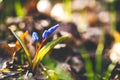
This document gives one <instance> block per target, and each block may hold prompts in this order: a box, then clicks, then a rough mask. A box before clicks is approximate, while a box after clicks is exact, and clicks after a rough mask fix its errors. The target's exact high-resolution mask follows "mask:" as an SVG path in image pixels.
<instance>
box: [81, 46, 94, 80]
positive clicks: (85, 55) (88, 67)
mask: <svg viewBox="0 0 120 80" xmlns="http://www.w3.org/2000/svg"><path fill="white" fill-rule="evenodd" d="M80 53H81V55H82V57H83V59H84V61H85V69H86V72H87V77H88V80H94V72H93V69H92V68H93V66H92V63H91V60H90V56H89V53H88V52H87V51H86V50H85V49H84V48H83V47H82V48H80Z"/></svg>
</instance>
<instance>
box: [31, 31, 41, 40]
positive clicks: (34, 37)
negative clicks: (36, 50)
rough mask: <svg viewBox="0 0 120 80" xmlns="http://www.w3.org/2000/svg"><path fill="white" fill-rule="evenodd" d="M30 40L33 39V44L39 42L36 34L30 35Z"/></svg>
mask: <svg viewBox="0 0 120 80" xmlns="http://www.w3.org/2000/svg"><path fill="white" fill-rule="evenodd" d="M32 39H33V41H34V42H37V41H38V40H39V36H38V34H37V33H36V32H33V33H32Z"/></svg>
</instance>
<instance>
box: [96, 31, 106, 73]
mask: <svg viewBox="0 0 120 80" xmlns="http://www.w3.org/2000/svg"><path fill="white" fill-rule="evenodd" d="M103 49H104V30H102V34H101V35H100V37H99V43H98V46H97V50H96V56H95V61H96V66H95V67H96V73H98V74H100V73H101V69H102V52H103Z"/></svg>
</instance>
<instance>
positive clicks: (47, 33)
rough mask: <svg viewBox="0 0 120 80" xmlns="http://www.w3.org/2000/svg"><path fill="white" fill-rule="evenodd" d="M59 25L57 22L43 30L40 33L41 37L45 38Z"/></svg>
mask: <svg viewBox="0 0 120 80" xmlns="http://www.w3.org/2000/svg"><path fill="white" fill-rule="evenodd" d="M58 27H59V24H57V25H55V26H53V27H51V28H49V29H48V30H45V31H44V32H43V34H42V38H43V39H45V38H46V37H48V36H49V35H50V34H51V33H52V32H54V31H55V30H56V29H57V28H58Z"/></svg>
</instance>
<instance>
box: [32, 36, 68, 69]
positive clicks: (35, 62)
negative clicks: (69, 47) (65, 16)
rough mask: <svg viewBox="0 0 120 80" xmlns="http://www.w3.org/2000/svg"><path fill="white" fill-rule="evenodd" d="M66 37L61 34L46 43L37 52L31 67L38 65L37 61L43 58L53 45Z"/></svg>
mask: <svg viewBox="0 0 120 80" xmlns="http://www.w3.org/2000/svg"><path fill="white" fill-rule="evenodd" d="M67 38H68V37H67V36H62V37H60V38H57V39H55V40H53V41H51V42H49V43H47V44H46V45H45V46H44V47H43V48H42V49H40V51H39V52H38V56H37V59H36V60H35V61H34V62H33V69H34V68H35V67H36V65H38V63H39V61H41V60H42V59H43V57H44V56H45V54H47V53H48V52H49V51H50V50H51V49H52V48H54V46H55V45H56V44H58V43H60V42H62V41H64V40H66V39H67Z"/></svg>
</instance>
